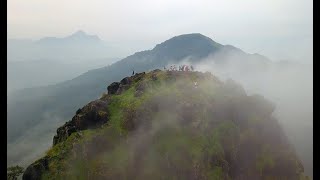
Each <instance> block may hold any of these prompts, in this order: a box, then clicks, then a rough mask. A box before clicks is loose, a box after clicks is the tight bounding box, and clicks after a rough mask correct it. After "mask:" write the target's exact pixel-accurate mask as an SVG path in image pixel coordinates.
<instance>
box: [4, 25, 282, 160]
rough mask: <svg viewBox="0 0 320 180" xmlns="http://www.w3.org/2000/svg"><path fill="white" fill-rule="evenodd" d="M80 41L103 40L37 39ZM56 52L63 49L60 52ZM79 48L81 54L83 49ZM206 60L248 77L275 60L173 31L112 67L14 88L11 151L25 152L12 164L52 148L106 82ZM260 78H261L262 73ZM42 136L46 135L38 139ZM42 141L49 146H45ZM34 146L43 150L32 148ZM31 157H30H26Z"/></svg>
mask: <svg viewBox="0 0 320 180" xmlns="http://www.w3.org/2000/svg"><path fill="white" fill-rule="evenodd" d="M77 41H81V42H84V41H87V42H89V41H90V42H92V43H93V44H99V42H100V40H99V38H97V37H96V36H88V35H86V34H85V33H83V32H81V31H80V32H77V33H75V34H73V35H71V36H69V37H66V38H61V39H59V38H58V39H57V38H44V39H42V40H39V41H37V42H33V43H35V44H45V45H44V46H45V47H50V46H57V45H56V44H59V43H61V42H64V43H63V44H68V46H69V45H70V46H71V45H72V44H73V43H75V42H77ZM75 44H76V43H75ZM66 46H67V45H66ZM67 51H69V50H67ZM57 52H59V53H57V54H60V51H57ZM78 53H79V56H83V52H78ZM85 54H86V53H85ZM90 55H92V56H95V54H94V53H92V52H90V53H89V52H88V53H87V57H89V56H90ZM57 56H58V55H57ZM208 61H209V62H212V63H214V64H215V65H216V66H221V67H224V66H229V65H230V64H234V65H236V68H234V69H232V70H235V71H237V72H238V71H239V72H241V73H242V72H244V73H247V74H248V76H254V74H255V73H257V72H259V73H263V72H266V71H267V70H268V69H269V68H271V67H272V66H275V63H273V62H272V61H270V60H269V59H268V58H266V57H264V56H262V55H259V54H248V53H246V52H244V51H242V50H240V49H238V48H236V47H233V46H231V45H222V44H219V43H217V42H215V41H213V40H212V39H210V38H208V37H206V36H204V35H202V34H199V33H192V34H184V35H180V36H175V37H173V38H171V39H169V40H167V41H165V42H163V43H160V44H158V45H156V46H155V47H154V48H153V49H151V50H146V51H141V52H137V53H135V54H133V55H130V56H128V57H126V58H124V59H122V60H120V61H118V62H116V63H114V64H112V65H110V66H106V67H102V68H99V69H94V70H91V71H88V72H86V73H84V74H82V75H80V76H78V77H76V78H74V79H72V80H68V81H65V82H62V83H58V84H56V85H50V86H45V87H39V88H29V89H24V90H21V91H17V92H14V93H12V94H11V95H10V96H9V97H8V98H9V101H8V136H7V137H8V142H9V145H8V152H9V151H10V149H17V147H21V146H22V145H23V147H24V148H25V150H24V151H22V152H23V154H21V152H18V151H11V152H10V154H8V163H9V164H10V163H11V164H12V163H16V162H21V163H24V164H29V163H30V162H31V161H33V160H35V159H36V158H39V155H41V154H43V151H44V149H43V148H48V146H49V145H50V144H48V142H52V139H51V138H52V135H53V134H55V129H56V128H57V127H58V126H60V125H62V124H63V123H64V122H66V121H67V120H68V119H70V118H71V117H72V115H73V114H74V112H75V111H76V110H77V109H79V108H80V107H82V106H84V105H85V104H87V103H88V102H89V101H91V100H92V99H97V98H99V97H100V95H101V94H102V93H103V92H106V91H107V85H109V84H110V83H112V82H114V81H120V80H121V78H123V77H125V76H129V75H131V74H132V72H133V71H135V72H142V71H148V70H151V69H156V68H160V69H163V68H164V67H168V66H170V65H171V64H176V65H179V64H182V63H188V64H195V65H196V64H198V63H202V62H203V63H204V62H208ZM280 71H281V70H280ZM250 73H251V74H250ZM256 78H257V80H258V78H259V77H256ZM39 137H42V139H41V140H39ZM25 142H28V144H29V146H31V147H26V146H28V145H25ZM10 143H11V144H10ZM40 144H42V145H43V144H46V145H47V146H45V147H42V148H41V147H40V146H39V145H40ZM34 146H37V147H39V149H34V148H33V147H34ZM32 153H34V154H32ZM27 156H32V157H29V159H28V158H27Z"/></svg>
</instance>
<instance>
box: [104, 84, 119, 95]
mask: <svg viewBox="0 0 320 180" xmlns="http://www.w3.org/2000/svg"><path fill="white" fill-rule="evenodd" d="M119 86H120V83H119V82H113V83H112V84H110V85H109V86H108V88H107V89H108V94H116V92H117V91H118V89H119Z"/></svg>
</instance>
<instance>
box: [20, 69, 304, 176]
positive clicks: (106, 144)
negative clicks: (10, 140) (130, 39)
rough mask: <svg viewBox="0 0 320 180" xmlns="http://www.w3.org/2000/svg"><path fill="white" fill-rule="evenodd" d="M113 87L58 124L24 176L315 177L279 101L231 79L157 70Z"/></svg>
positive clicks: (136, 75)
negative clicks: (283, 120) (282, 118)
mask: <svg viewBox="0 0 320 180" xmlns="http://www.w3.org/2000/svg"><path fill="white" fill-rule="evenodd" d="M194 82H198V83H197V85H195V84H194ZM107 90H108V92H107V93H104V94H103V95H102V96H101V97H100V98H99V99H97V100H94V101H91V102H90V103H88V104H87V105H85V106H83V107H82V108H80V109H78V110H77V111H76V114H75V115H74V116H73V118H72V119H71V120H70V121H68V122H66V123H65V124H64V125H63V126H61V127H59V128H58V129H57V132H56V135H55V136H54V138H53V146H52V148H51V149H50V150H49V151H47V153H46V155H45V156H44V157H43V158H40V159H39V160H37V161H35V162H34V163H32V164H31V165H30V166H29V167H28V168H27V169H26V171H25V173H24V175H23V179H24V180H28V179H46V178H57V179H65V178H66V179H69V178H71V177H77V178H85V177H86V178H89V177H90V178H93V179H106V178H110V179H127V178H129V179H150V178H152V179H163V178H164V177H166V179H167V178H172V177H175V178H177V179H186V178H187V177H188V178H191V179H243V178H245V179H267V178H272V179H274V178H288V179H293V180H294V179H297V180H298V179H299V180H302V179H308V177H307V176H305V175H304V174H303V172H304V167H303V165H302V164H301V162H300V160H299V158H298V157H297V156H296V155H295V152H294V150H293V149H292V147H291V146H290V144H289V142H288V139H287V137H286V136H285V134H284V132H283V131H282V129H281V127H280V126H279V124H278V122H277V120H276V119H275V118H273V117H272V115H271V114H272V112H273V110H274V105H273V104H272V103H271V102H269V101H267V100H265V99H264V97H263V96H258V95H251V96H249V95H247V94H246V92H245V91H244V89H243V88H242V87H241V85H239V84H237V83H236V82H234V81H232V80H229V81H226V82H222V81H220V80H219V79H218V78H217V77H215V76H213V75H212V74H211V73H201V72H185V71H161V70H159V69H156V70H153V71H150V72H147V73H145V72H142V73H136V74H135V75H133V76H128V77H125V78H123V79H122V80H121V81H120V82H113V83H111V84H110V85H109V86H108V87H107ZM141 141H142V142H143V143H142V144H141V143H139V142H141ZM130 154H131V155H130ZM131 156H132V158H131ZM110 158H111V159H110ZM241 169H245V170H241ZM90 178H89V179H90Z"/></svg>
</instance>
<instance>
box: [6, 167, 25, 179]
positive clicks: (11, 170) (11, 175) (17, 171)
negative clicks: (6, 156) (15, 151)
mask: <svg viewBox="0 0 320 180" xmlns="http://www.w3.org/2000/svg"><path fill="white" fill-rule="evenodd" d="M23 172H24V168H23V167H21V166H18V165H16V166H10V167H8V168H7V180H17V179H18V177H19V176H20V175H21V174H22V173H23Z"/></svg>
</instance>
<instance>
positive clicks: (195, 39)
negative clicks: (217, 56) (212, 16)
mask: <svg viewBox="0 0 320 180" xmlns="http://www.w3.org/2000/svg"><path fill="white" fill-rule="evenodd" d="M222 47H223V45H221V44H219V43H216V42H214V41H213V40H212V39H210V38H209V37H207V36H204V35H202V34H200V33H190V34H182V35H179V36H174V37H172V38H170V39H168V40H166V41H164V42H162V43H161V44H158V45H156V47H155V48H154V49H153V51H155V52H156V54H157V55H159V56H163V55H166V56H167V57H170V58H173V59H181V58H185V57H187V56H190V55H191V56H194V57H198V58H203V57H206V56H208V55H209V54H210V53H213V52H215V51H217V50H219V49H220V48H222Z"/></svg>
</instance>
